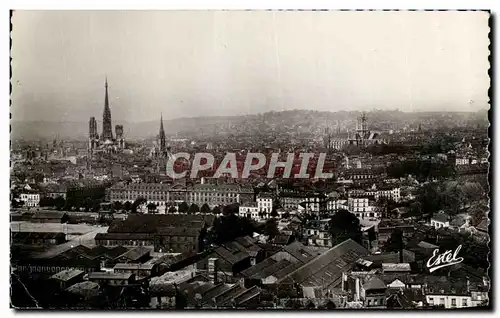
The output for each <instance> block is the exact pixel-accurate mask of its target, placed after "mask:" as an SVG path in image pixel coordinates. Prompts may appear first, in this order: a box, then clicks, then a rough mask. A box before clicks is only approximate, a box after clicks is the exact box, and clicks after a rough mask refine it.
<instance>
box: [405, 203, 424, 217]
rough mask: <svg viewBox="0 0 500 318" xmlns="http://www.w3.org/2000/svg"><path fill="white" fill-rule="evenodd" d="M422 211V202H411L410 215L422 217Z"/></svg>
mask: <svg viewBox="0 0 500 318" xmlns="http://www.w3.org/2000/svg"><path fill="white" fill-rule="evenodd" d="M422 213H423V212H422V204H421V203H420V202H418V201H416V202H412V203H411V204H410V207H409V211H408V216H413V217H420V216H422Z"/></svg>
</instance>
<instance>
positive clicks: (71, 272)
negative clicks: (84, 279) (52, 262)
mask: <svg viewBox="0 0 500 318" xmlns="http://www.w3.org/2000/svg"><path fill="white" fill-rule="evenodd" d="M83 273H84V272H83V271H81V270H78V269H67V270H64V271H62V272H59V273H57V274H54V275H52V276H51V277H50V278H52V279H57V280H61V281H63V282H66V281H68V280H70V279H72V278H75V277H77V276H78V275H81V274H83Z"/></svg>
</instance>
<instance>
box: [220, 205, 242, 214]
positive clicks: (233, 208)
mask: <svg viewBox="0 0 500 318" xmlns="http://www.w3.org/2000/svg"><path fill="white" fill-rule="evenodd" d="M239 210H240V206H239V204H238V203H233V204H229V205H225V206H224V207H223V208H222V213H223V214H224V215H230V214H238V212H239Z"/></svg>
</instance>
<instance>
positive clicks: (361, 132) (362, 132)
mask: <svg viewBox="0 0 500 318" xmlns="http://www.w3.org/2000/svg"><path fill="white" fill-rule="evenodd" d="M338 134H339V135H340V132H339V133H338ZM382 143H385V140H383V139H381V138H380V133H379V132H376V131H370V130H369V129H368V124H367V118H366V114H365V113H362V114H361V116H359V117H358V118H357V122H356V132H355V133H354V136H351V135H350V134H349V132H348V133H347V138H346V137H345V136H337V137H336V138H332V136H330V135H328V139H327V148H330V149H337V150H339V149H342V148H344V147H346V146H348V145H355V146H369V145H374V144H382Z"/></svg>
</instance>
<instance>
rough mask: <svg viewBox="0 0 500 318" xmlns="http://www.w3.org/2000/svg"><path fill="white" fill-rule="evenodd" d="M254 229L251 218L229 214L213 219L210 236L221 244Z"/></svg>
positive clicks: (248, 233) (249, 233)
mask: <svg viewBox="0 0 500 318" xmlns="http://www.w3.org/2000/svg"><path fill="white" fill-rule="evenodd" d="M256 229H257V228H256V226H255V224H254V223H253V221H252V220H249V219H247V218H240V217H239V216H237V215H235V214H229V215H226V216H222V217H220V218H217V219H216V220H215V221H214V224H213V226H212V232H213V233H212V237H213V240H214V242H215V243H216V244H222V243H225V242H228V241H232V240H234V239H235V238H237V237H240V236H245V235H251V234H252V233H253V232H255V231H256Z"/></svg>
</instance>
